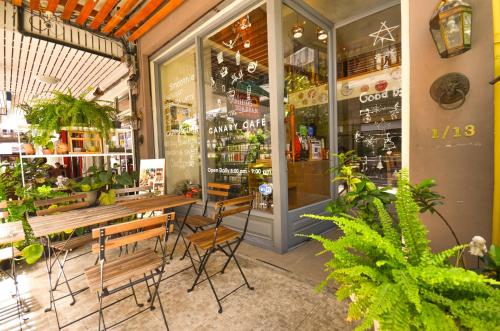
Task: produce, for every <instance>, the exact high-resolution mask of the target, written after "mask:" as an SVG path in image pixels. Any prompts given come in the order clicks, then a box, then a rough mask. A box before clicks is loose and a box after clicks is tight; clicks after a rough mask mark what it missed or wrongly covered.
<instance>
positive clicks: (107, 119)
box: [20, 91, 116, 141]
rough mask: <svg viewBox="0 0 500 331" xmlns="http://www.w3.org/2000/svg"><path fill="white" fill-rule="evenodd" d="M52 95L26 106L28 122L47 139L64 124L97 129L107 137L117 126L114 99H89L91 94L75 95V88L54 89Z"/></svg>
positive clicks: (24, 107)
mask: <svg viewBox="0 0 500 331" xmlns="http://www.w3.org/2000/svg"><path fill="white" fill-rule="evenodd" d="M51 93H52V97H51V98H45V99H35V100H34V101H33V104H32V105H22V106H21V107H20V108H21V109H22V110H23V111H24V115H25V117H26V122H28V123H30V124H31V127H32V131H33V136H34V137H41V139H40V140H42V141H46V140H47V139H48V137H50V136H51V135H52V134H53V132H57V133H59V132H60V131H61V129H62V128H63V127H86V128H95V129H96V131H97V132H98V133H99V134H100V135H101V137H103V138H104V139H106V140H107V138H108V136H109V131H110V129H111V128H113V119H115V118H116V109H115V108H114V107H112V106H110V105H111V104H112V103H111V102H106V101H100V100H98V101H96V100H88V99H87V95H88V93H83V94H81V95H80V96H78V97H77V96H74V95H73V94H72V93H71V91H69V92H68V93H63V92H60V91H52V92H51Z"/></svg>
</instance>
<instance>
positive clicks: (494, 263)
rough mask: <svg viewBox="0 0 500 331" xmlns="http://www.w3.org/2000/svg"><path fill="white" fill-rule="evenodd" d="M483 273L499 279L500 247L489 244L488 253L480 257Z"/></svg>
mask: <svg viewBox="0 0 500 331" xmlns="http://www.w3.org/2000/svg"><path fill="white" fill-rule="evenodd" d="M481 260H482V261H483V263H484V266H483V269H484V274H485V275H487V276H489V277H491V278H495V279H496V280H498V281H500V247H499V246H495V245H493V244H492V245H491V246H490V249H489V250H488V254H486V255H485V256H482V257H481Z"/></svg>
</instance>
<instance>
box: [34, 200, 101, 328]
mask: <svg viewBox="0 0 500 331" xmlns="http://www.w3.org/2000/svg"><path fill="white" fill-rule="evenodd" d="M86 197H87V194H86V193H82V194H76V195H73V196H68V197H61V198H54V199H49V200H38V201H36V202H35V206H36V207H42V206H47V205H51V204H53V203H61V202H71V201H78V200H80V199H85V198H86ZM75 204H76V205H77V208H75V209H80V208H84V207H88V206H89V204H88V203H86V202H85V201H82V202H76V203H75ZM68 206H71V205H64V206H61V207H56V208H52V209H45V210H38V211H37V215H50V214H54V213H57V212H59V211H67V210H69V209H68V208H67V207H68ZM74 233H75V229H73V230H72V232H71V233H70V234H69V236H68V238H67V239H66V240H65V244H64V246H63V247H62V248H61V249H60V250H59V249H55V248H54V247H52V246H51V244H50V242H51V240H50V237H49V236H47V238H46V239H45V241H44V244H45V246H46V247H45V250H47V251H48V253H49V254H48V256H47V255H45V250H44V255H45V257H46V258H45V267H46V269H47V274H48V275H49V286H50V287H51V289H50V295H49V299H50V305H49V307H48V308H46V309H45V312H49V311H51V310H52V307H54V311H55V312H56V318H57V310H56V307H55V302H56V301H58V300H61V299H64V298H67V297H68V296H71V299H72V300H71V303H70V305H71V306H72V305H74V304H75V302H76V299H75V296H76V295H78V294H80V293H82V292H84V291H85V290H87V289H88V288H87V287H85V288H82V289H79V290H77V291H73V290H72V289H71V286H70V284H69V283H70V282H71V281H72V280H75V279H77V278H79V277H82V276H83V275H84V273H81V274H78V275H76V276H73V277H72V278H69V279H68V277H67V276H66V273H65V272H64V266H65V265H66V262H69V261H71V260H74V259H76V258H79V257H81V256H84V255H87V254H90V253H91V251H87V252H84V253H81V254H78V255H76V256H71V257H70V258H68V255H69V252H70V250H69V249H66V245H67V244H68V242H69V241H70V239H72V238H73V235H74ZM51 252H52V254H51ZM63 252H64V256H63V258H62V261H61V260H60V256H61V254H62V253H63ZM56 263H57V265H58V267H59V272H58V275H57V277H56V282H55V284H54V286H52V272H53V268H54V265H55V264H56ZM96 263H97V260H96ZM61 277H62V278H64V281H63V282H62V283H61V282H60V281H61ZM61 284H66V287H67V289H68V292H69V294H67V295H64V296H61V297H59V298H54V295H53V291H56V290H57V287H58V286H59V285H61Z"/></svg>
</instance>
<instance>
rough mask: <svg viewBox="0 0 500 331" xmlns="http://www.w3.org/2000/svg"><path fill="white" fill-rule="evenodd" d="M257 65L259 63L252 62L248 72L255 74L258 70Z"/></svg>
mask: <svg viewBox="0 0 500 331" xmlns="http://www.w3.org/2000/svg"><path fill="white" fill-rule="evenodd" d="M257 64H258V61H252V62H250V63H249V64H248V67H247V71H248V72H249V73H251V74H253V73H254V72H255V70H257Z"/></svg>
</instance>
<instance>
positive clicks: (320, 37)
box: [316, 28, 328, 40]
mask: <svg viewBox="0 0 500 331" xmlns="http://www.w3.org/2000/svg"><path fill="white" fill-rule="evenodd" d="M316 34H317V35H318V40H326V38H328V33H326V31H325V30H324V29H321V28H318V29H316Z"/></svg>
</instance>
